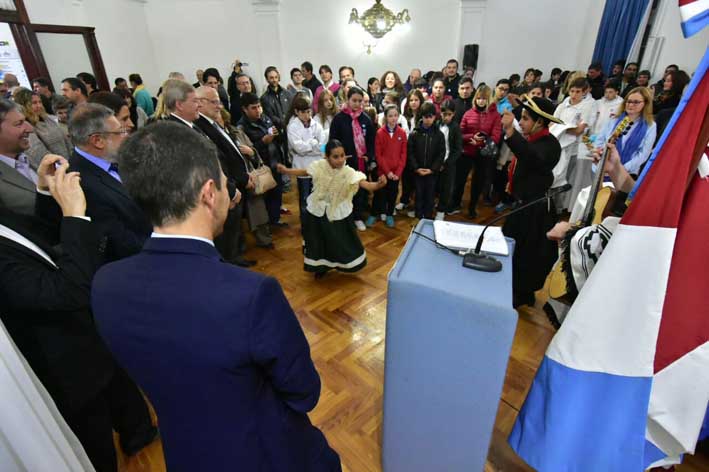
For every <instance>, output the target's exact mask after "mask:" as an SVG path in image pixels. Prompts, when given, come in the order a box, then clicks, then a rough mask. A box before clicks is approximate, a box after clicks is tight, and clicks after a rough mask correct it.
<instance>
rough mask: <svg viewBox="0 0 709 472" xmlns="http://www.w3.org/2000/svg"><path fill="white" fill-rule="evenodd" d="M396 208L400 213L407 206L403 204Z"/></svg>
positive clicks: (398, 204)
mask: <svg viewBox="0 0 709 472" xmlns="http://www.w3.org/2000/svg"><path fill="white" fill-rule="evenodd" d="M394 208H396V210H398V211H401V210H403V209H404V208H406V205H404V204H403V203H397V204H396V206H395V207H394Z"/></svg>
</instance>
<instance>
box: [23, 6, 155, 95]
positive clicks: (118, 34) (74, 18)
mask: <svg viewBox="0 0 709 472" xmlns="http://www.w3.org/2000/svg"><path fill="white" fill-rule="evenodd" d="M25 6H26V7H27V13H28V15H29V17H30V20H31V21H32V22H33V23H46V24H57V25H70V26H93V27H95V28H96V41H97V42H98V45H99V49H100V51H101V57H102V59H103V63H104V65H105V67H106V74H107V75H108V81H109V83H110V85H111V86H113V79H115V78H116V77H119V76H121V77H125V78H126V79H127V78H128V75H129V74H131V73H133V72H138V73H140V74H141V76H142V77H143V80H144V81H145V83H146V85H147V86H148V88H150V89H151V90H153V91H156V90H157V87H158V86H159V84H160V76H159V75H158V69H157V68H156V67H155V56H154V54H153V41H152V39H151V38H150V36H149V35H148V28H147V24H146V17H145V12H144V4H143V3H142V2H140V1H136V0H25ZM78 72H83V71H79V70H77V71H75V72H74V74H76V73H78ZM86 72H91V70H88V71H86ZM62 78H63V77H53V79H54V80H55V81H57V80H61V79H62Z"/></svg>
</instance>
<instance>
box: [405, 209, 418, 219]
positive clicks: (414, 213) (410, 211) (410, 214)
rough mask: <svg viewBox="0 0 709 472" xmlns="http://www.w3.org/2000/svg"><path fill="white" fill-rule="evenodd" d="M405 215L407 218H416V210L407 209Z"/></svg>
mask: <svg viewBox="0 0 709 472" xmlns="http://www.w3.org/2000/svg"><path fill="white" fill-rule="evenodd" d="M406 216H408V217H409V218H416V212H415V211H414V210H409V211H407V212H406Z"/></svg>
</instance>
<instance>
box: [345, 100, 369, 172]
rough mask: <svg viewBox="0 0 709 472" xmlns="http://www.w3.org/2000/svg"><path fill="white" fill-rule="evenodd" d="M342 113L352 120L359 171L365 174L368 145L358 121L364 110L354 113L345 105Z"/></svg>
mask: <svg viewBox="0 0 709 472" xmlns="http://www.w3.org/2000/svg"><path fill="white" fill-rule="evenodd" d="M340 111H341V112H343V113H347V114H348V115H350V118H352V136H353V137H354V145H355V151H357V170H359V171H360V172H364V169H365V164H364V156H365V155H366V154H367V143H366V141H365V140H364V133H362V125H361V124H360V123H359V120H358V118H359V115H361V114H362V110H359V111H353V110H352V109H351V108H350V107H349V106H348V105H345V106H344V107H342V108H341V109H340Z"/></svg>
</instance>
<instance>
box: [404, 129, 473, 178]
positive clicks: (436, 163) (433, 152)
mask: <svg viewBox="0 0 709 472" xmlns="http://www.w3.org/2000/svg"><path fill="white" fill-rule="evenodd" d="M458 131H459V132H460V128H459V129H458ZM445 139H446V138H445V136H444V135H443V133H442V132H441V130H440V129H438V125H435V124H434V125H433V126H432V127H431V128H429V129H427V130H426V129H424V128H423V127H421V126H419V127H418V128H416V129H415V130H413V131H412V132H411V134H409V142H408V144H407V146H408V149H407V165H408V166H409V167H410V168H411V170H417V169H431V170H432V171H433V172H438V171H439V170H440V169H441V166H442V165H443V159H444V158H445V156H446V141H445ZM461 145H462V141H461Z"/></svg>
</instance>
